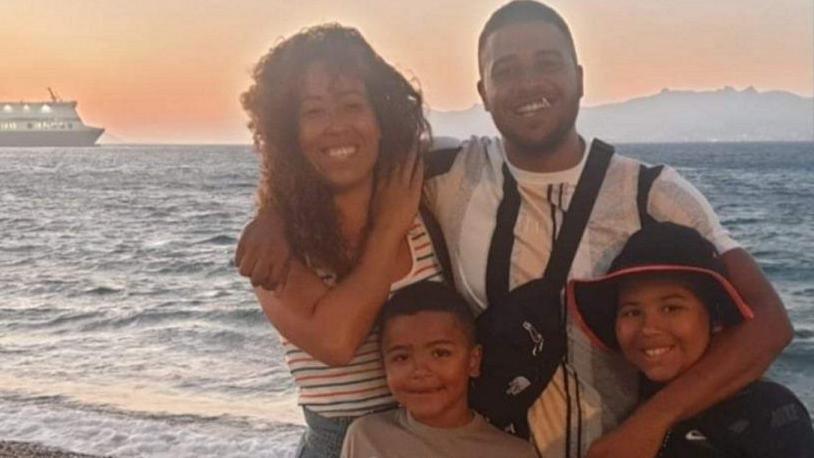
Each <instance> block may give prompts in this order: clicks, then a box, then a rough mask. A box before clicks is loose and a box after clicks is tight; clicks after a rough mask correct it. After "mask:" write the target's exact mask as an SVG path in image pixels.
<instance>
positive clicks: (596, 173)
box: [469, 140, 613, 438]
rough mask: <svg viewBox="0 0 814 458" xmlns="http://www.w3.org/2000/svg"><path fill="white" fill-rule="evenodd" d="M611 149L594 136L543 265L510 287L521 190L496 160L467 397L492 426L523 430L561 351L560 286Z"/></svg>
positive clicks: (525, 433) (526, 429) (564, 347)
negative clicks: (475, 371) (476, 366)
mask: <svg viewBox="0 0 814 458" xmlns="http://www.w3.org/2000/svg"><path fill="white" fill-rule="evenodd" d="M612 155H613V147H612V146H610V145H608V144H605V143H603V142H601V141H598V140H594V142H593V143H592V145H591V150H590V152H589V153H588V158H587V162H586V164H585V168H584V169H583V171H582V175H581V176H580V178H579V182H578V185H577V188H576V190H575V193H574V197H573V199H572V200H571V203H570V205H569V208H568V211H567V212H566V214H565V219H564V221H563V224H562V227H561V228H560V230H559V235H558V236H557V237H556V241H555V242H554V245H553V247H552V252H551V256H550V258H549V262H548V265H547V266H546V268H545V273H544V274H543V276H542V278H539V279H536V280H532V281H530V282H528V283H526V284H524V285H522V286H519V287H517V288H515V289H514V290H511V291H510V290H509V272H510V267H511V255H512V247H513V245H514V226H515V222H516V221H517V215H518V212H519V209H520V193H519V191H518V189H517V182H516V181H515V180H514V177H512V175H511V173H510V172H509V170H508V167H507V166H506V165H505V164H504V166H503V178H504V180H503V199H502V201H501V202H500V205H499V206H498V210H497V224H496V226H495V231H494V233H493V234H492V240H491V245H490V247H489V258H488V264H487V272H486V293H487V298H488V301H489V307H488V308H487V309H486V311H485V312H484V313H483V314H481V315H480V316H479V317H478V319H477V338H478V341H479V343H481V344H482V345H483V349H484V354H483V363H482V366H481V375H480V376H479V377H478V378H475V379H473V381H472V388H471V390H470V392H469V401H470V405H471V407H472V408H473V409H475V410H476V411H478V412H479V413H480V414H481V415H483V416H484V417H486V418H487V419H488V420H489V422H490V423H492V424H493V425H494V426H496V427H498V428H500V429H503V430H504V431H507V432H510V433H512V434H515V435H517V436H519V437H523V438H528V437H529V434H530V431H529V425H528V420H527V412H528V409H529V407H531V405H532V404H533V403H534V401H535V400H536V399H537V398H538V397H539V396H540V394H541V393H542V392H543V390H544V389H545V387H546V386H547V385H548V382H549V381H550V380H551V378H552V376H553V375H554V373H555V372H556V371H557V368H558V367H559V366H560V365H561V364H562V363H563V358H564V357H565V355H566V350H567V344H566V330H565V318H564V309H563V303H562V290H563V287H564V286H565V282H566V280H567V278H568V272H569V271H570V269H571V263H572V261H573V259H574V255H575V254H576V251H577V248H578V246H579V243H580V240H581V239H582V234H583V232H584V230H585V226H586V225H587V223H588V218H589V216H590V214H591V210H592V209H593V205H594V202H595V201H596V196H597V195H598V193H599V188H600V187H601V185H602V181H603V180H604V177H605V172H606V171H607V168H608V164H609V162H610V159H611V156H612Z"/></svg>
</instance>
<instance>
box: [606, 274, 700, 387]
mask: <svg viewBox="0 0 814 458" xmlns="http://www.w3.org/2000/svg"><path fill="white" fill-rule="evenodd" d="M616 339H617V341H618V342H619V347H620V348H621V350H622V353H623V354H624V355H625V358H626V359H627V360H628V361H630V362H631V363H633V364H634V365H635V366H636V367H638V368H639V370H641V371H642V372H643V373H644V375H645V376H647V378H648V379H650V380H652V381H654V382H669V381H670V380H673V379H674V378H676V377H677V376H679V375H680V374H682V373H683V372H684V371H686V370H687V369H689V367H690V366H692V365H693V364H695V362H696V361H698V360H699V359H700V358H701V356H703V354H704V352H705V351H706V349H707V346H708V345H709V340H710V318H709V312H707V307H706V306H705V305H704V304H703V303H702V302H701V300H700V299H699V298H698V297H697V296H696V295H695V293H694V292H693V291H692V290H690V289H689V288H688V287H687V286H685V285H684V284H682V283H680V282H675V281H670V280H668V279H663V278H647V277H645V278H632V279H628V280H624V281H622V282H621V283H620V285H619V303H618V312H617V316H616Z"/></svg>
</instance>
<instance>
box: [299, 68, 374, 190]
mask: <svg viewBox="0 0 814 458" xmlns="http://www.w3.org/2000/svg"><path fill="white" fill-rule="evenodd" d="M299 102H300V109H299V113H298V117H299V139H298V140H299V146H300V151H302V153H303V154H304V155H305V157H306V159H308V162H310V163H311V165H312V166H313V167H314V169H315V170H316V171H317V173H318V174H319V175H320V176H321V177H322V178H323V179H324V180H325V181H326V182H327V183H328V185H329V186H331V188H333V189H334V191H335V192H343V191H347V190H349V189H353V188H356V187H358V186H365V185H371V184H372V182H373V170H374V166H375V164H376V160H377V158H378V156H379V140H380V139H381V131H380V129H379V123H378V121H377V120H376V113H375V111H374V110H373V106H372V105H371V103H370V100H369V98H368V94H367V89H366V88H365V85H364V83H363V82H362V80H361V79H359V78H357V77H354V76H345V75H341V74H340V75H333V74H331V73H329V72H328V71H327V70H326V68H325V65H324V64H322V63H320V62H314V63H312V64H310V65H309V66H308V68H307V70H306V72H305V75H304V78H303V81H302V84H301V86H300V100H299Z"/></svg>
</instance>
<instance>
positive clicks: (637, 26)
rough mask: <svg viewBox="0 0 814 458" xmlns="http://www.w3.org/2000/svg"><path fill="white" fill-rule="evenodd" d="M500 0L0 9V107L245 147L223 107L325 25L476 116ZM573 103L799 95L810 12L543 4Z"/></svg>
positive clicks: (809, 47) (811, 77)
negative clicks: (332, 24) (277, 53)
mask: <svg viewBox="0 0 814 458" xmlns="http://www.w3.org/2000/svg"><path fill="white" fill-rule="evenodd" d="M503 3H505V0H413V1H403V0H400V1H395V0H342V1H336V0H334V1H327V0H294V1H291V0H288V1H283V0H138V1H133V0H2V1H0V100H4V101H6V100H11V101H19V100H23V99H25V100H42V99H46V98H47V97H48V93H47V91H46V89H45V88H46V87H48V86H51V87H53V88H54V89H56V90H57V91H58V92H59V94H60V95H61V96H62V97H63V98H65V99H76V100H78V101H79V111H80V114H81V115H82V116H83V118H84V120H85V121H86V122H87V123H88V124H91V125H96V126H102V127H105V128H106V129H107V132H108V134H106V136H105V137H103V139H102V140H103V142H107V143H110V142H151V143H164V142H173V143H208V142H217V143H245V142H248V141H249V134H248V132H247V130H246V129H245V122H246V116H245V114H244V113H243V111H242V109H241V107H240V104H239V102H238V97H239V94H240V93H241V92H242V91H243V90H245V89H246V88H247V87H248V85H249V72H250V69H251V67H252V65H253V63H254V62H255V61H256V60H257V59H258V58H259V56H260V55H261V54H263V53H264V52H265V51H266V50H267V49H268V48H269V47H270V46H271V45H273V44H274V43H275V41H276V40H277V39H278V38H279V37H285V36H289V35H290V34H292V33H295V32H296V31H298V30H300V29H301V28H303V27H306V26H309V25H314V24H318V23H321V22H326V21H337V22H340V23H342V24H345V25H351V26H354V27H357V28H359V29H360V30H361V31H362V33H363V34H364V35H365V37H366V38H367V39H368V40H369V41H370V43H371V44H372V45H373V47H374V48H375V49H376V50H377V51H378V52H379V53H380V54H381V55H383V56H384V57H385V59H387V60H388V61H389V62H391V63H393V64H394V65H396V67H397V68H398V69H400V70H401V71H402V72H404V73H406V74H407V75H410V76H412V77H414V78H416V79H417V80H418V81H419V82H420V86H421V88H422V90H423V92H424V94H425V96H426V98H427V101H428V103H429V105H430V106H432V107H433V108H435V109H440V110H457V109H464V108H468V107H470V106H472V105H473V104H474V103H476V102H478V98H477V92H476V91H475V82H476V81H477V67H476V54H475V52H476V49H475V48H476V42H477V36H478V33H479V31H480V29H481V27H482V26H483V23H484V22H485V21H486V19H487V18H488V16H489V14H490V13H491V12H492V11H493V10H494V9H495V8H497V7H498V6H500V5H502V4H503ZM548 4H549V5H551V6H553V7H555V8H556V9H557V10H558V11H560V12H561V13H562V14H563V16H564V17H565V19H566V21H568V23H569V24H570V26H571V29H572V32H573V34H574V37H575V41H576V46H577V52H578V54H579V56H580V60H581V63H582V64H583V66H584V68H585V78H586V81H585V83H586V84H585V86H586V94H585V98H584V100H583V103H584V104H585V105H597V104H601V103H607V102H613V101H621V100H626V99H629V98H632V97H636V96H642V95H648V94H653V93H655V92H658V91H659V90H660V89H662V88H664V87H668V88H671V89H698V90H702V89H717V88H720V87H723V86H726V85H729V86H733V87H735V88H737V89H743V88H745V87H747V86H750V85H751V86H755V87H756V88H757V89H758V90H773V89H780V90H788V91H791V92H795V93H797V94H801V95H805V96H811V95H812V91H814V2H812V1H811V0H773V1H766V0H714V1H710V0H680V1H668V0H552V1H549V2H548Z"/></svg>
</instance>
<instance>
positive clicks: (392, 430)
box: [342, 408, 537, 458]
mask: <svg viewBox="0 0 814 458" xmlns="http://www.w3.org/2000/svg"><path fill="white" fill-rule="evenodd" d="M419 456H420V457H445V458H446V457H449V458H455V457H461V458H463V457H466V458H469V457H473V456H477V457H482V458H490V457H492V458H504V457H509V456H510V457H517V458H537V453H536V452H535V451H534V448H533V447H532V446H531V444H530V443H528V442H525V441H523V440H521V439H518V438H516V437H514V436H511V435H509V434H506V433H504V432H502V431H500V430H499V429H497V428H495V427H494V426H492V425H490V424H489V423H487V422H486V420H484V419H483V417H481V416H480V415H478V414H475V416H474V418H473V419H472V421H471V422H469V424H467V425H465V426H462V427H460V428H453V429H446V428H433V427H431V426H427V425H424V424H422V423H419V422H418V421H416V420H415V419H414V418H413V417H412V416H411V415H410V414H409V413H408V412H407V411H406V410H404V409H403V408H401V409H396V410H390V411H387V412H382V413H378V414H373V415H367V416H364V417H361V418H359V419H358V420H356V421H354V422H353V424H351V426H350V428H349V429H348V433H347V435H346V436H345V443H344V445H343V446H342V458H415V457H419Z"/></svg>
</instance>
